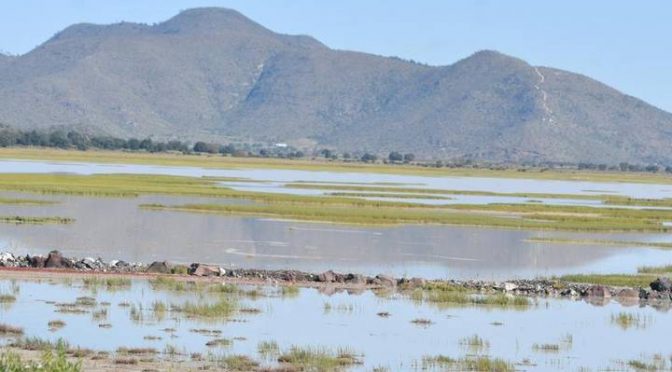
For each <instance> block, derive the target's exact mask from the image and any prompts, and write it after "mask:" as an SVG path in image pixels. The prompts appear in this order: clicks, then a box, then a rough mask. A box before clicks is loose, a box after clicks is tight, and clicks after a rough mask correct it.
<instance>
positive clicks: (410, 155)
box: [404, 153, 415, 163]
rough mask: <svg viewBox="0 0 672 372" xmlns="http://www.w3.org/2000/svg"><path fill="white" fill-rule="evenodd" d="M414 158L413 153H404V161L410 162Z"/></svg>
mask: <svg viewBox="0 0 672 372" xmlns="http://www.w3.org/2000/svg"><path fill="white" fill-rule="evenodd" d="M414 160H415V154H411V153H408V154H404V163H410V162H412V161H414Z"/></svg>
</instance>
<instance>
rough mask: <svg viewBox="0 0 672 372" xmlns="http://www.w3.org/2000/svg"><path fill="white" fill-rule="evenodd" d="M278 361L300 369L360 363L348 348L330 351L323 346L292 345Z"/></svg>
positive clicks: (333, 368) (320, 369)
mask: <svg viewBox="0 0 672 372" xmlns="http://www.w3.org/2000/svg"><path fill="white" fill-rule="evenodd" d="M278 362H280V363H287V364H291V365H292V366H295V367H299V368H300V369H301V370H309V371H333V370H336V369H341V368H347V367H352V366H354V365H358V364H361V363H362V362H361V361H360V360H359V359H358V358H357V356H356V355H355V353H353V352H352V351H351V350H348V349H338V350H337V351H336V352H332V351H330V350H328V349H325V348H313V347H305V348H300V347H296V346H293V347H292V348H290V350H289V351H288V352H286V353H283V354H282V355H280V357H279V358H278Z"/></svg>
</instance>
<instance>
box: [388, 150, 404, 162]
mask: <svg viewBox="0 0 672 372" xmlns="http://www.w3.org/2000/svg"><path fill="white" fill-rule="evenodd" d="M387 159H388V160H389V161H391V162H398V161H402V160H404V156H403V155H401V153H399V152H396V151H392V152H391V153H390V155H388V156H387Z"/></svg>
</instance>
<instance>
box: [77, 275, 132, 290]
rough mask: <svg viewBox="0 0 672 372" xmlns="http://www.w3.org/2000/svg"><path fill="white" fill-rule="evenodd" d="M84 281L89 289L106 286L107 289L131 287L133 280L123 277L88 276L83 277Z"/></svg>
mask: <svg viewBox="0 0 672 372" xmlns="http://www.w3.org/2000/svg"><path fill="white" fill-rule="evenodd" d="M82 283H83V284H84V287H85V288H87V289H92V290H95V289H98V288H105V289H107V290H118V289H130V288H131V284H132V281H131V280H130V279H128V278H122V277H100V276H87V277H85V278H82Z"/></svg>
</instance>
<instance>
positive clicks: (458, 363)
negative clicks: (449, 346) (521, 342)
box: [421, 355, 515, 372]
mask: <svg viewBox="0 0 672 372" xmlns="http://www.w3.org/2000/svg"><path fill="white" fill-rule="evenodd" d="M421 368H422V369H423V370H425V369H442V370H449V371H489V372H513V371H515V367H514V366H513V364H512V363H509V362H507V361H505V360H503V359H498V358H489V357H486V356H479V357H473V358H472V357H467V358H459V359H455V358H451V357H449V356H445V355H437V356H426V357H424V358H422V366H421Z"/></svg>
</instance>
